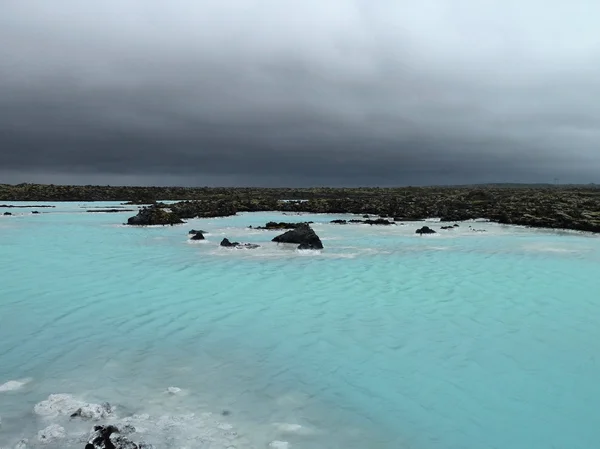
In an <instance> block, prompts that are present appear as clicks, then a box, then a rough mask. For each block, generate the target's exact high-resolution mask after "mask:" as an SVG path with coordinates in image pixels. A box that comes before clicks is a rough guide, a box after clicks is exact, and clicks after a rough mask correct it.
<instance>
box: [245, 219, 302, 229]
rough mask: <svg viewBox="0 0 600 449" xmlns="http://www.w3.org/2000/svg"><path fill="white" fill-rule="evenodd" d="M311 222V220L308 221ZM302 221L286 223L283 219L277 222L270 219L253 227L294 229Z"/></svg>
mask: <svg viewBox="0 0 600 449" xmlns="http://www.w3.org/2000/svg"><path fill="white" fill-rule="evenodd" d="M308 223H312V222H308ZM301 224H304V223H288V222H285V221H280V222H279V223H277V222H275V221H270V222H268V223H267V224H266V225H264V226H259V227H257V228H254V229H262V230H265V229H266V230H282V229H296V228H297V227H298V226H299V225H301Z"/></svg>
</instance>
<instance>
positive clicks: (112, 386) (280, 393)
mask: <svg viewBox="0 0 600 449" xmlns="http://www.w3.org/2000/svg"><path fill="white" fill-rule="evenodd" d="M13 204H18V203H13ZM38 204H39V203H38ZM116 204H118V203H89V204H84V203H68V204H66V203H56V206H57V207H56V208H54V209H38V210H39V211H40V212H41V214H40V215H32V214H31V213H30V210H28V209H10V210H9V211H10V212H12V213H13V214H14V216H10V217H5V216H1V215H0V385H6V382H9V381H19V382H21V383H20V384H18V385H21V386H20V388H18V387H17V386H15V385H17V384H14V383H13V384H8V385H9V386H8V387H5V388H4V390H6V391H0V417H1V424H0V447H2V448H4V447H6V448H11V449H12V448H13V447H14V446H15V444H17V442H18V441H19V440H20V439H22V438H27V439H28V440H29V444H28V446H27V447H38V446H39V447H41V446H43V447H47V448H54V447H57V448H58V447H60V448H70V447H77V448H83V444H81V443H75V442H74V440H73V439H72V438H71V437H72V436H74V435H77V434H78V432H83V431H86V432H87V431H88V430H89V429H90V428H91V426H92V423H79V422H75V421H76V420H65V419H62V421H60V424H61V425H62V426H64V428H65V429H66V432H67V434H68V436H67V438H66V439H65V440H63V441H61V442H60V443H56V444H55V445H52V444H46V445H45V446H44V445H42V444H41V443H39V442H38V441H37V432H38V431H39V430H40V429H42V428H44V427H46V426H48V425H49V424H50V423H52V422H53V421H52V419H49V418H42V417H39V416H36V415H35V414H34V412H33V408H34V406H35V404H36V403H38V402H40V401H42V400H44V399H46V398H47V397H48V396H49V395H50V394H52V393H66V394H71V395H73V396H74V397H76V398H78V399H81V400H84V401H90V402H96V403H98V402H102V401H109V402H111V403H112V404H114V405H116V407H117V412H118V413H119V414H120V416H127V415H130V414H136V413H137V414H148V415H149V416H150V417H151V418H150V421H149V423H156V421H152V419H154V418H152V417H163V418H161V419H163V421H161V423H164V422H166V421H164V419H168V418H169V417H176V416H188V417H190V416H191V415H190V414H191V413H194V414H195V415H194V416H202V417H204V418H206V417H208V416H212V417H213V418H214V421H211V420H209V419H206V420H204V421H202V422H201V423H200V422H196V421H193V419H192V418H189V421H185V422H184V423H183V424H181V423H180V424H181V425H179V424H178V425H177V426H171V427H169V426H163V427H164V429H163V428H162V427H161V428H160V429H161V432H163V433H169V434H168V435H162V436H157V434H156V432H154V433H152V430H153V429H156V428H158V427H157V426H159V425H158V424H156V425H154V424H150V425H149V426H148V427H149V429H146V430H147V433H146V435H142V436H144V438H145V439H146V440H147V441H149V442H151V443H154V444H155V447H156V448H165V449H170V448H178V449H183V448H189V449H192V448H204V447H206V448H209V447H210V448H223V449H225V448H226V447H231V448H232V447H239V448H266V447H268V445H269V444H270V443H271V442H273V441H279V442H280V443H274V444H275V446H273V447H285V445H283V442H287V443H289V446H288V447H290V448H292V449H293V448H297V449H302V448H306V449H314V448H323V449H324V448H331V449H334V448H340V449H341V448H348V449H353V448H362V449H388V448H389V449H392V448H394V449H398V448H399V449H404V448H411V449H487V448H490V449H491V448H494V449H559V448H561V449H562V448H564V449H590V448H597V447H600V426H599V425H598V423H599V421H598V416H599V415H598V410H599V409H600V382H599V379H600V362H599V360H598V356H599V355H600V326H599V325H598V320H599V318H600V275H599V274H598V273H599V272H600V238H599V237H596V236H592V235H586V234H581V233H575V232H552V231H540V230H529V229H524V228H517V227H507V226H500V225H496V224H491V223H461V226H460V227H459V228H457V229H455V230H452V231H441V232H440V233H439V234H438V235H435V236H424V237H419V236H417V235H415V234H414V231H415V229H416V228H417V227H420V226H421V225H422V224H423V223H407V224H406V225H405V226H394V227H389V228H387V227H386V228H381V227H370V226H366V225H348V226H336V225H332V224H329V221H330V220H332V219H334V218H338V216H331V215H303V216H293V215H292V216H284V215H282V214H278V213H257V214H240V215H238V216H235V217H228V218H215V219H196V220H189V222H188V223H187V224H185V225H181V226H173V227H148V228H132V227H126V226H123V225H122V223H123V222H124V221H126V219H127V217H129V216H131V215H133V213H131V212H124V213H117V214H102V213H97V214H92V213H86V212H85V210H86V209H89V208H92V207H98V206H105V207H111V206H114V205H116ZM5 211H6V209H0V214H1V213H3V212H5ZM346 218H347V217H346ZM269 220H277V221H280V220H286V221H305V220H312V221H315V224H314V225H313V227H314V229H315V231H316V232H317V233H318V234H319V235H320V236H321V238H322V240H323V243H324V245H325V249H324V250H323V251H321V252H310V251H309V252H298V251H296V250H294V249H293V248H292V249H290V248H284V247H281V246H277V245H276V244H274V243H271V242H270V239H271V238H272V237H273V236H275V235H277V232H273V231H258V230H252V229H248V228H247V226H248V225H260V224H264V223H265V222H267V221H269ZM428 224H429V225H430V226H432V227H434V228H435V229H438V228H439V226H440V225H439V224H437V223H435V222H434V223H428ZM469 225H471V226H473V227H474V228H477V229H485V230H486V231H487V232H482V233H478V232H473V231H472V230H471V229H469ZM191 228H196V229H203V230H205V231H208V232H209V234H208V235H207V241H205V242H200V243H191V242H190V241H188V235H187V231H188V230H189V229H191ZM223 237H228V238H230V239H232V240H234V239H235V240H238V241H243V242H256V243H260V244H261V245H263V246H262V247H261V248H259V249H257V250H228V249H224V248H220V247H219V246H218V244H219V242H220V240H221V239H222V238H223ZM11 385H12V387H11ZM172 386H174V387H178V388H181V389H182V390H181V392H179V393H177V394H173V395H172V394H166V393H165V390H166V389H167V388H168V387H172ZM0 390H2V388H1V387H0ZM223 410H227V411H228V412H229V413H228V414H227V415H226V416H222V415H221V412H222V411H223ZM207 413H213V415H208V414H207ZM211 419H212V418H211ZM182 422H183V421H182ZM186 423H187V424H186ZM161 425H162V424H161ZM296 425H299V426H302V427H298V426H296ZM186 426H188V427H189V428H187V427H186ZM210 426H214V429H212V428H211V427H210ZM229 426H231V428H230V427H229ZM201 427H202V429H200V428H201ZM222 429H229V430H230V431H231V432H235V434H236V437H235V439H229V440H224V439H222V438H221V433H223V430H222ZM139 430H140V433H141V434H143V433H144V431H145V430H144V429H139ZM201 431H202V432H205V435H209V436H210V438H205V439H201V438H199V437H198V436H197V434H199V432H201ZM278 445H279V446H278Z"/></svg>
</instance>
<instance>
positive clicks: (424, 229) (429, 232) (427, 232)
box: [415, 226, 436, 235]
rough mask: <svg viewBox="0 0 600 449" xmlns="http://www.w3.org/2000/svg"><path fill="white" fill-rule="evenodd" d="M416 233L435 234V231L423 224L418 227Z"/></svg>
mask: <svg viewBox="0 0 600 449" xmlns="http://www.w3.org/2000/svg"><path fill="white" fill-rule="evenodd" d="M415 233H416V234H420V235H423V234H436V232H435V231H434V230H433V229H431V228H430V227H429V226H423V227H422V228H419V229H417V230H416V231H415Z"/></svg>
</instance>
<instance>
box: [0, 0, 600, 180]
mask: <svg viewBox="0 0 600 449" xmlns="http://www.w3.org/2000/svg"><path fill="white" fill-rule="evenodd" d="M597 17H600V4H598V5H596V4H595V2H592V1H591V0H590V1H587V2H586V1H584V0H579V1H573V2H569V3H568V4H567V3H566V2H558V1H556V2H555V1H549V2H548V1H545V2H541V1H533V0H531V1H529V2H516V1H506V0H505V1H502V2H501V1H491V0H489V1H481V2H475V1H464V0H463V1H458V0H457V1H452V2H450V1H444V0H437V1H430V2H409V1H387V0H381V1H378V2H373V1H369V2H367V1H360V0H354V1H350V0H344V1H342V0H329V1H327V2H317V1H316V0H315V1H307V0H304V1H302V2H300V1H296V0H293V1H292V0H290V1H275V0H271V1H267V0H263V1H260V0H245V1H241V0H238V1H229V2H223V1H213V0H203V1H191V0H175V1H171V2H168V3H167V2H159V1H158V0H145V1H135V0H120V1H116V0H105V1H103V2H93V3H90V2H82V1H79V0H77V1H75V0H59V1H57V2H45V1H42V0H37V1H32V0H3V2H2V4H1V5H0V80H1V83H0V156H1V157H0V177H1V178H0V182H2V181H4V182H20V181H32V180H40V181H45V182H86V180H90V182H92V180H93V182H100V183H102V184H104V183H116V182H118V183H156V184H166V183H170V184H177V183H181V184H200V185H205V184H221V185H223V184H225V185H227V184H228V185H234V184H252V185H260V184H263V185H267V184H270V185H275V184H279V185H284V184H287V185H308V184H331V185H344V184H346V185H356V184H363V185H365V184H379V185H393V184H431V183H468V182H486V181H492V182H494V181H510V182H514V181H521V182H551V181H552V180H553V179H554V178H555V177H560V178H561V179H562V180H563V181H572V182H590V181H596V180H597V179H596V177H595V176H596V173H597V171H598V169H600V151H599V149H600V106H599V104H598V102H597V98H598V97H599V95H600V32H599V31H597V23H596V20H595V18H597Z"/></svg>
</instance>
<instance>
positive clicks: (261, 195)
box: [0, 183, 600, 232]
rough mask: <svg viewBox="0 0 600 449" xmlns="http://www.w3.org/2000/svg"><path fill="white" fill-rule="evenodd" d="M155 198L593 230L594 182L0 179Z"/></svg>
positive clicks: (44, 192)
mask: <svg viewBox="0 0 600 449" xmlns="http://www.w3.org/2000/svg"><path fill="white" fill-rule="evenodd" d="M157 198H164V199H169V200H178V201H179V202H178V203H176V204H173V205H169V206H168V208H169V209H170V210H171V211H172V212H174V213H175V215H177V216H178V217H179V218H180V219H185V218H191V217H216V216H227V215H232V214H235V213H236V212H238V211H239V212H259V211H279V212H283V213H286V214H288V215H297V214H303V213H319V214H325V213H330V214H356V215H357V216H358V217H360V216H363V215H366V217H365V219H369V217H377V216H387V217H395V219H396V220H397V221H403V222H408V221H413V220H422V219H425V218H427V217H440V218H441V219H442V221H451V222H458V221H461V220H467V219H473V218H486V219H489V220H491V221H495V222H499V223H502V224H512V225H524V226H530V227H540V228H554V229H574V230H580V231H590V232H600V188H598V186H597V185H594V184H591V185H587V186H582V185H579V186H578V185H564V186H554V185H514V184H512V185H511V184H504V185H487V186H477V187H468V186H460V187H459V186H456V187H454V186H453V187H403V188H345V189H337V188H307V189H292V188H278V189H268V188H188V187H127V186H121V187H115V186H61V185H43V184H30V183H22V184H17V185H8V184H0V201H2V202H9V201H28V202H30V205H29V206H26V207H35V208H39V207H42V206H41V205H39V202H40V201H83V202H90V201H121V202H122V201H128V200H131V199H135V200H139V201H136V202H141V203H145V204H148V203H151V202H154V201H155V200H156V199H157ZM284 199H285V200H284ZM181 200H186V201H181ZM290 200H291V201H290ZM300 200H301V201H300ZM36 203H37V204H38V205H37V206H34V204H36ZM153 204H154V205H155V206H158V207H161V206H162V208H165V207H166V206H164V205H161V204H158V203H153ZM44 207H46V205H44ZM1 213H2V212H0V214H1ZM444 224H445V223H444Z"/></svg>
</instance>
